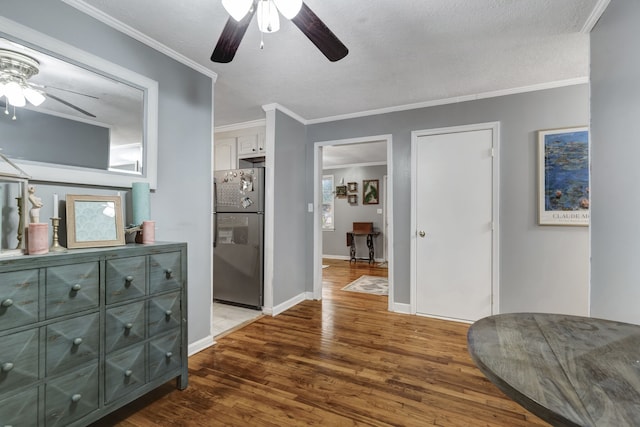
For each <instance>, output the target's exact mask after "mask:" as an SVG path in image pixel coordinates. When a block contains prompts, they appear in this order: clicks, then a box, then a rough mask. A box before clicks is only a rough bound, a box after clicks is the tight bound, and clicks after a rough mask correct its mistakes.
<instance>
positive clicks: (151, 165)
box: [0, 16, 158, 190]
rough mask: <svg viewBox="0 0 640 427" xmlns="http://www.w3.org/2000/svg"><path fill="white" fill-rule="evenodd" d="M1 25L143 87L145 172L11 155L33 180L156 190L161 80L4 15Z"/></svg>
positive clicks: (14, 35)
mask: <svg viewBox="0 0 640 427" xmlns="http://www.w3.org/2000/svg"><path fill="white" fill-rule="evenodd" d="M0 28H2V31H0V35H2V36H6V37H7V38H8V39H10V40H14V41H16V42H20V41H23V42H26V43H29V44H31V45H32V46H30V47H33V48H34V49H36V50H37V49H38V48H39V49H41V50H42V49H43V50H45V51H48V52H45V53H47V54H49V52H50V53H51V54H53V55H54V56H57V57H61V59H64V60H71V61H72V62H74V63H76V65H79V66H83V65H84V66H87V67H90V68H92V69H94V70H100V72H102V73H104V74H106V75H107V76H110V77H112V78H115V79H116V80H120V81H124V82H125V83H130V84H131V85H133V86H137V87H139V88H141V89H142V90H143V91H144V117H143V119H144V121H143V126H144V146H143V150H142V151H143V159H142V167H143V173H142V174H135V173H127V172H115V171H113V170H106V169H105V170H101V169H90V168H82V167H74V166H66V165H58V164H53V163H52V164H48V163H41V162H32V161H24V160H19V159H11V160H12V161H13V162H15V163H16V164H18V165H20V166H21V167H22V168H23V169H24V170H25V172H27V173H28V174H29V175H30V176H31V177H30V180H32V181H48V182H59V183H65V184H83V185H87V184H88V185H96V186H102V187H118V188H131V184H132V182H133V181H135V182H148V183H149V187H150V188H151V189H154V190H155V189H156V188H157V182H158V178H157V162H158V82H157V81H155V80H152V79H150V78H148V77H145V76H143V75H141V74H138V73H136V72H134V71H131V70H129V69H127V68H124V67H121V66H120V65H116V64H114V63H112V62H109V61H107V60H106V59H104V58H101V57H99V56H96V55H93V54H90V53H88V52H85V51H83V50H81V49H78V48H76V47H74V46H71V45H69V44H67V43H64V42H62V41H60V40H57V39H54V38H53V37H50V36H48V35H46V34H43V33H40V32H38V31H36V30H34V29H32V28H29V27H27V26H24V25H22V24H19V23H17V22H14V21H11V20H9V19H7V18H5V17H3V16H0ZM90 71H92V72H95V71H93V70H90Z"/></svg>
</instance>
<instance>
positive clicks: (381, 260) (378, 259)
mask: <svg viewBox="0 0 640 427" xmlns="http://www.w3.org/2000/svg"><path fill="white" fill-rule="evenodd" d="M322 258H326V259H338V260H343V261H349V260H351V257H350V256H348V255H322ZM358 261H366V259H363V258H358ZM373 261H374V262H384V258H374V259H373Z"/></svg>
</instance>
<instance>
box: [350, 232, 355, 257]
mask: <svg viewBox="0 0 640 427" xmlns="http://www.w3.org/2000/svg"><path fill="white" fill-rule="evenodd" d="M349 255H350V256H351V258H349V264H351V261H353V262H356V236H355V235H353V236H352V237H351V248H350V249H349Z"/></svg>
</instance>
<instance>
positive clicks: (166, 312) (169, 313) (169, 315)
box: [164, 310, 173, 317]
mask: <svg viewBox="0 0 640 427" xmlns="http://www.w3.org/2000/svg"><path fill="white" fill-rule="evenodd" d="M172 314H173V311H171V310H167V311H165V312H164V315H165V316H167V317H171V315H172Z"/></svg>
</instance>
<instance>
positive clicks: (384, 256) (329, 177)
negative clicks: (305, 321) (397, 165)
mask: <svg viewBox="0 0 640 427" xmlns="http://www.w3.org/2000/svg"><path fill="white" fill-rule="evenodd" d="M376 153H377V154H376ZM323 177H324V180H323ZM323 181H324V184H325V191H324V193H325V194H324V199H323ZM392 189H393V157H392V137H391V135H377V136H370V137H363V138H352V139H343V140H335V141H322V142H316V143H315V144H314V212H315V214H314V238H313V241H314V256H313V297H314V299H318V300H319V299H322V285H323V255H325V256H327V258H326V259H325V262H324V266H327V265H330V267H328V268H327V272H328V270H329V269H331V268H334V267H338V266H340V267H343V266H347V267H348V269H345V268H343V270H344V271H347V272H348V273H345V274H347V275H349V274H351V275H359V274H360V273H362V275H365V276H366V275H367V274H366V271H367V269H369V268H370V271H372V272H373V273H372V274H373V275H374V276H384V275H385V274H384V273H386V276H387V282H388V303H387V309H388V310H390V311H394V310H393V306H394V302H393V191H392ZM327 191H329V193H330V194H329V195H330V197H329V200H327ZM372 191H373V194H374V195H373V196H372V194H371V192H372ZM325 202H327V203H325ZM329 205H331V206H329ZM328 210H333V211H332V212H328ZM331 214H333V215H334V216H333V217H331ZM335 215H339V217H337V216H335ZM354 223H364V224H365V225H364V226H365V227H366V226H367V225H368V224H370V225H371V227H372V228H373V230H372V233H367V232H365V233H359V232H356V233H350V232H353V231H354V230H353V225H355V224H354ZM323 226H324V227H323ZM349 234H351V235H349ZM325 240H326V241H325ZM331 265H333V267H331ZM325 268H326V267H325ZM344 280H347V279H346V278H345V279H344ZM349 280H350V279H349ZM347 281H348V280H347ZM345 284H346V283H345Z"/></svg>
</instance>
